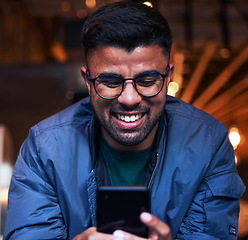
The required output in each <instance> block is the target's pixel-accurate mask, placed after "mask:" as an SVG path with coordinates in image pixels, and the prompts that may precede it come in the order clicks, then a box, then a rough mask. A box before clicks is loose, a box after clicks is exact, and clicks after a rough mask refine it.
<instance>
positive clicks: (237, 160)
mask: <svg viewBox="0 0 248 240" xmlns="http://www.w3.org/2000/svg"><path fill="white" fill-rule="evenodd" d="M234 160H235V164H236V165H239V163H240V161H239V156H238V155H237V154H235V158H234Z"/></svg>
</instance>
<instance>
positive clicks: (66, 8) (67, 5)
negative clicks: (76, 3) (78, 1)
mask: <svg viewBox="0 0 248 240" xmlns="http://www.w3.org/2000/svg"><path fill="white" fill-rule="evenodd" d="M61 10H62V11H63V12H69V11H70V10H71V4H70V3H69V2H67V1H64V2H62V3H61Z"/></svg>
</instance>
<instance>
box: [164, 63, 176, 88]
mask: <svg viewBox="0 0 248 240" xmlns="http://www.w3.org/2000/svg"><path fill="white" fill-rule="evenodd" d="M169 66H170V71H169V76H168V77H167V82H166V84H167V87H168V86H169V83H170V82H171V80H172V76H173V73H174V64H173V63H170V64H169Z"/></svg>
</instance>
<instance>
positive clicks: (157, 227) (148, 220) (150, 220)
mask: <svg viewBox="0 0 248 240" xmlns="http://www.w3.org/2000/svg"><path fill="white" fill-rule="evenodd" d="M140 219H141V221H142V222H143V223H144V224H145V225H146V226H148V227H149V229H150V231H151V232H153V234H154V232H156V233H157V235H158V237H159V239H161V240H162V239H163V240H172V236H171V231H170V227H169V226H168V225H167V224H166V223H164V222H162V221H160V220H159V219H158V218H156V217H155V216H153V215H152V214H150V213H146V212H143V213H142V214H141V215H140Z"/></svg>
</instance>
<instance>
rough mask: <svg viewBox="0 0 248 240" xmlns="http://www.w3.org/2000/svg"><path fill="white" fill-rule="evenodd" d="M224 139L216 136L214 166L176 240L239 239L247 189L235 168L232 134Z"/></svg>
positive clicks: (213, 152)
mask: <svg viewBox="0 0 248 240" xmlns="http://www.w3.org/2000/svg"><path fill="white" fill-rule="evenodd" d="M219 127H220V128H222V125H219ZM221 135H222V136H223V134H220V133H218V132H217V131H216V132H215V136H214V137H213V139H214V142H213V149H212V159H211V162H210V164H209V167H208V170H207V172H206V174H205V176H204V178H203V181H202V183H201V184H200V186H199V188H198V191H197V192H196V195H195V197H194V199H193V201H192V203H191V206H190V207H189V209H188V211H187V214H186V216H185V218H184V220H183V222H182V224H181V226H180V228H179V231H178V234H177V236H176V239H184V240H185V239H194V240H197V239H199V240H200V239H204V240H217V239H222V240H234V239H237V235H238V217H239V199H240V198H241V196H242V195H243V193H244V190H245V186H244V184H243V182H242V180H241V179H240V177H239V175H238V173H237V170H236V167H235V163H234V153H233V148H232V146H231V144H230V142H229V140H228V133H227V132H226V134H225V136H224V139H223V137H222V139H221Z"/></svg>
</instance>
